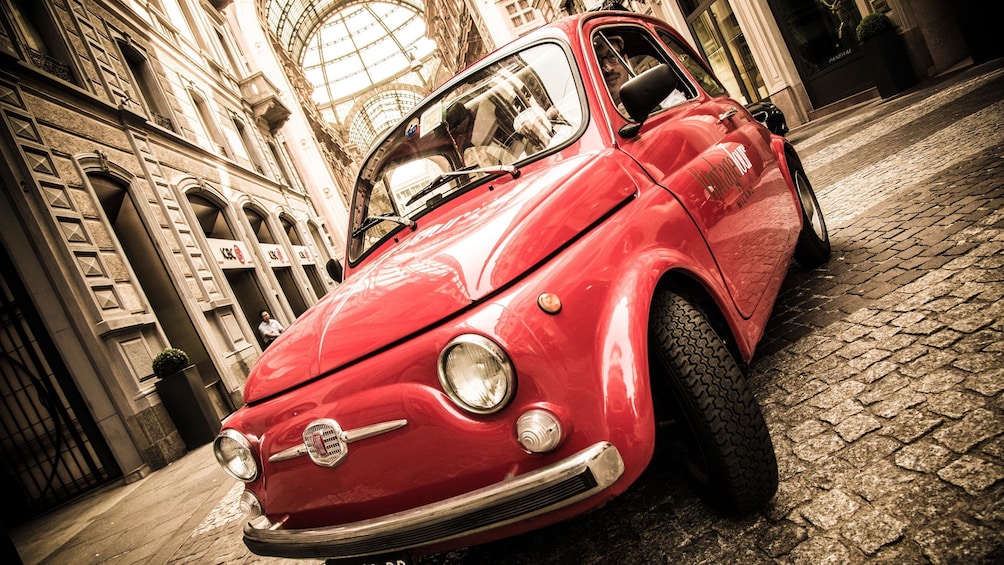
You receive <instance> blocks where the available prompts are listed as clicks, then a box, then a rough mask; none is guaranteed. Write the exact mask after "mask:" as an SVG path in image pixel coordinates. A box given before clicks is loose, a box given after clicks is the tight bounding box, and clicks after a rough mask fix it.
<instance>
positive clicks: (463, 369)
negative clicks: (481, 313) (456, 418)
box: [439, 334, 516, 414]
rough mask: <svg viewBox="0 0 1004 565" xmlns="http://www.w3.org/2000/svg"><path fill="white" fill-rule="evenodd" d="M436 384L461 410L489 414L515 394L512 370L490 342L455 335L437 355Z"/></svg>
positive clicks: (472, 336) (498, 408)
mask: <svg viewBox="0 0 1004 565" xmlns="http://www.w3.org/2000/svg"><path fill="white" fill-rule="evenodd" d="M439 382H440V383H441V384H442V385H443V390H445V391H446V394H447V395H449V397H450V398H451V399H452V400H453V401H454V402H456V403H457V405H459V406H460V407H461V408H463V409H464V410H468V411H470V412H474V413H475V414H491V413H493V412H497V411H499V410H501V409H502V408H504V407H505V405H506V403H508V402H509V400H510V399H512V396H513V394H515V392H516V371H515V370H514V369H513V367H512V362H511V361H510V360H509V356H508V355H506V353H505V351H503V350H502V348H501V347H499V346H498V345H497V344H496V343H495V342H494V341H492V340H490V339H488V338H486V337H484V336H480V335H474V334H467V335H462V336H458V337H456V338H454V339H453V341H451V342H450V343H448V344H447V345H446V347H444V348H443V351H442V352H440V354H439Z"/></svg>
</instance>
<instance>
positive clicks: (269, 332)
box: [258, 318, 282, 345]
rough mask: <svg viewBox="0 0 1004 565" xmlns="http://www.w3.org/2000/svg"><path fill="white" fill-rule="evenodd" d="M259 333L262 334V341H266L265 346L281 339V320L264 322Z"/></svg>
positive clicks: (259, 326)
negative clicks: (278, 338) (276, 339)
mask: <svg viewBox="0 0 1004 565" xmlns="http://www.w3.org/2000/svg"><path fill="white" fill-rule="evenodd" d="M258 333H260V334H261V337H262V339H264V340H265V344H266V345H267V344H269V343H272V340H274V339H275V338H277V337H279V334H281V333H282V324H280V323H279V320H276V319H275V318H272V319H270V320H269V321H267V322H266V321H264V320H262V322H261V323H260V324H258Z"/></svg>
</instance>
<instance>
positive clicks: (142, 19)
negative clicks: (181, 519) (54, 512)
mask: <svg viewBox="0 0 1004 565" xmlns="http://www.w3.org/2000/svg"><path fill="white" fill-rule="evenodd" d="M262 30H263V28H262V26H261V25H260V23H259V20H258V15H257V11H256V7H255V2H254V0H237V1H231V0H213V1H208V0H207V1H195V0H149V1H137V0H6V1H5V2H2V3H0V60H2V62H3V64H2V66H0V68H2V69H3V70H2V71H0V147H2V155H3V159H2V164H0V179H2V183H3V186H2V191H0V281H2V286H0V403H2V405H0V410H2V413H0V421H2V424H3V426H2V427H0V458H2V467H3V473H4V480H3V482H2V485H3V487H2V491H3V492H2V494H3V497H4V500H7V501H12V503H10V504H6V503H5V509H4V521H5V522H6V523H7V524H8V525H14V524H16V523H18V521H21V520H25V519H27V518H30V517H32V516H34V515H37V514H38V513H40V512H43V511H45V510H47V509H49V508H52V507H53V506H56V505H58V504H59V503H60V502H63V501H65V500H68V499H70V498H73V497H74V496H77V495H79V494H80V493H82V492H85V491H87V490H89V489H92V488H94V487H96V486H100V485H101V484H104V483H107V482H109V481H115V480H121V479H124V480H126V481H131V480H135V479H138V478H141V477H142V476H144V475H146V474H147V473H149V472H150V471H151V470H152V469H157V468H159V467H162V466H163V465H165V464H167V463H169V462H171V461H172V460H175V459H177V458H178V457H180V456H181V455H183V454H184V453H185V451H186V442H187V439H186V438H184V437H182V434H180V433H179V429H180V426H179V424H180V423H183V422H185V421H187V419H188V418H192V417H197V416H198V415H197V414H195V411H197V410H198V407H197V406H195V405H192V406H188V407H183V409H178V408H169V407H168V406H166V404H165V402H164V401H163V399H162V397H161V395H160V394H158V385H157V383H158V381H160V379H158V378H157V377H156V376H154V374H153V371H152V360H153V358H154V356H156V355H157V354H158V353H159V352H161V351H162V350H164V349H166V348H180V349H182V350H184V351H185V352H186V353H187V354H188V356H189V358H190V359H191V361H192V362H193V364H194V365H195V366H196V367H197V369H198V374H199V376H200V378H201V383H199V385H200V386H198V387H197V388H198V389H199V390H200V391H201V392H202V394H205V395H206V398H208V399H209V403H208V406H209V407H210V408H209V411H210V412H211V414H210V415H209V418H210V419H215V421H216V422H218V421H219V420H220V419H221V418H223V417H225V416H226V415H227V414H228V413H229V412H230V411H232V410H233V409H234V408H235V407H236V406H237V405H239V404H240V402H241V394H242V386H243V383H244V380H245V379H246V376H247V374H248V371H249V369H250V367H251V365H252V364H253V363H254V362H255V361H256V359H257V358H258V356H259V355H260V354H261V351H262V346H263V343H262V341H261V338H260V336H259V334H258V331H257V325H258V323H259V312H260V311H261V310H262V309H266V310H269V311H270V312H271V314H272V316H273V317H274V318H275V319H277V320H279V321H280V322H281V323H282V324H283V325H284V326H288V325H289V324H290V323H292V322H293V321H294V320H295V319H296V317H297V316H298V315H300V314H301V313H302V312H303V311H305V310H306V309H307V308H308V307H309V306H311V305H312V304H313V303H315V302H316V301H317V300H318V299H319V298H320V297H322V296H323V295H325V294H326V293H327V292H328V291H329V290H330V288H332V287H333V286H334V285H335V282H334V281H332V280H331V279H330V278H329V277H328V276H327V274H326V272H325V269H324V265H325V263H326V262H327V261H328V260H329V259H332V258H334V257H340V255H341V248H342V244H341V241H342V240H341V237H342V235H341V234H342V233H343V231H344V229H345V228H344V226H345V223H346V222H345V209H346V206H345V200H344V196H343V195H344V194H345V193H346V189H345V187H344V186H342V185H341V184H343V183H344V178H346V177H348V175H350V172H349V167H348V166H347V164H346V161H345V160H344V159H342V160H339V156H338V155H336V154H335V153H336V152H337V146H335V147H334V149H332V148H331V147H325V146H324V144H323V143H319V142H318V141H317V139H318V137H319V136H318V134H321V135H320V136H321V137H323V134H324V133H325V132H324V131H323V127H316V128H315V126H316V122H312V121H311V117H310V116H309V115H307V112H305V111H304V109H303V108H302V106H301V96H300V95H298V94H297V93H296V92H295V86H294V85H293V84H292V82H291V79H290V78H289V77H288V76H287V75H286V74H285V72H284V71H283V70H282V68H283V61H282V60H281V58H280V57H277V56H276V55H275V53H274V51H273V50H272V47H271V43H270V41H269V38H268V36H267V34H266V33H265V32H264V31H262ZM340 177H341V179H342V180H340ZM340 183H341V184H340ZM203 404H205V403H203Z"/></svg>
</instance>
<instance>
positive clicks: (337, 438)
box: [268, 418, 408, 467]
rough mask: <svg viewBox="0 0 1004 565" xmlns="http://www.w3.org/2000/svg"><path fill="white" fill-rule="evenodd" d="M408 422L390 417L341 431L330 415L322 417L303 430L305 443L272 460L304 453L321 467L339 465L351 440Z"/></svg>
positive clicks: (289, 457) (385, 431) (387, 430)
mask: <svg viewBox="0 0 1004 565" xmlns="http://www.w3.org/2000/svg"><path fill="white" fill-rule="evenodd" d="M407 425H408V420H391V421H389V422H380V423H378V424H372V425H369V426H363V427H361V428H356V429H354V430H348V431H342V427H341V426H340V425H339V424H338V422H336V421H335V420H332V419H331V418H321V419H319V420H314V421H313V422H311V423H310V424H307V427H306V429H304V430H303V436H302V437H303V443H302V444H300V445H294V446H293V447H290V448H288V449H283V450H282V451H280V452H278V453H276V454H273V455H272V456H271V457H269V458H268V460H269V462H272V463H274V462H276V461H285V460H287V459H293V458H294V457H299V456H301V455H310V459H311V460H312V461H313V462H314V463H316V464H318V465H320V466H322V467H336V466H337V465H338V464H339V463H341V462H342V460H343V459H345V457H346V456H347V455H348V454H349V444H350V443H352V442H354V441H359V440H361V439H366V438H369V437H373V436H376V435H380V434H383V433H387V432H389V431H392V430H396V429H398V428H401V427H404V426H407Z"/></svg>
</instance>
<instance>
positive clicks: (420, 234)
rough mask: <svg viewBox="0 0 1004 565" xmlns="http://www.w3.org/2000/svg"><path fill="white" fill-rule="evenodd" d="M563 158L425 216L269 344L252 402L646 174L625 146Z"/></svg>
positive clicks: (485, 285) (384, 338)
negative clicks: (621, 149) (448, 210)
mask: <svg viewBox="0 0 1004 565" xmlns="http://www.w3.org/2000/svg"><path fill="white" fill-rule="evenodd" d="M611 157H613V158H611ZM555 160H556V161H557V162H552V163H550V164H549V166H547V167H544V166H536V165H544V163H537V164H535V166H534V167H533V168H532V170H531V167H529V166H528V167H526V168H525V169H524V171H523V174H521V175H520V176H519V178H518V179H515V180H510V179H509V178H508V177H506V178H501V179H497V180H496V181H495V183H496V184H495V186H496V188H495V189H494V190H491V191H490V192H489V193H487V194H482V195H480V196H477V197H475V198H468V199H463V200H464V202H463V203H461V204H458V205H456V206H457V207H456V208H454V209H453V210H451V213H450V214H437V213H436V212H433V213H431V214H429V215H426V216H425V217H423V218H420V219H419V220H418V227H417V229H416V230H415V231H414V232H411V233H409V232H407V231H405V232H402V234H401V235H402V237H401V241H400V242H399V243H397V244H394V245H395V247H394V248H393V249H390V250H389V251H387V252H386V253H384V254H383V255H381V256H379V257H377V258H375V259H374V260H373V262H372V263H371V264H370V265H369V266H367V267H366V268H364V269H362V270H359V271H356V272H353V273H351V275H350V276H349V277H348V278H347V279H346V281H345V282H343V283H342V284H341V285H339V286H338V287H337V288H336V289H335V290H333V291H332V292H331V293H329V294H328V295H327V296H326V297H325V298H324V299H323V300H321V301H320V302H318V303H317V304H316V305H314V306H313V307H312V308H311V309H310V310H308V311H307V312H305V313H304V314H303V315H302V316H301V317H300V319H298V320H297V321H296V323H294V324H292V325H291V326H290V327H289V328H288V329H287V330H286V331H285V332H284V333H283V334H282V335H281V336H280V338H279V339H277V340H276V341H275V342H273V344H272V345H271V346H269V348H268V349H267V351H266V352H265V353H264V354H263V355H262V357H261V358H260V359H259V361H258V363H256V365H255V367H254V369H253V370H252V372H251V375H250V376H249V378H248V381H247V383H246V384H245V388H244V398H245V401H246V402H255V401H257V400H261V399H264V398H267V397H270V396H274V395H276V394H279V393H281V392H283V391H284V390H286V389H288V388H290V387H295V386H297V385H299V384H302V383H304V382H307V381H309V380H311V379H313V378H316V377H318V376H321V375H325V374H328V373H331V372H333V371H335V370H337V369H338V368H339V367H343V366H345V365H348V364H350V363H352V362H353V361H356V360H358V359H361V358H364V357H366V356H368V355H370V354H372V353H374V352H376V351H378V350H380V349H382V348H385V347H387V346H390V345H393V344H394V343H396V342H398V341H400V340H402V339H405V338H407V337H408V336H410V335H412V334H416V333H418V332H421V331H422V330H423V329H425V328H429V327H430V326H434V325H435V324H437V323H438V322H440V321H441V320H443V319H444V318H447V317H449V316H451V315H453V314H455V313H456V312H458V311H460V310H462V309H464V308H468V307H470V306H471V305H472V304H474V303H475V302H477V301H478V300H480V299H482V298H484V297H485V296H486V295H489V294H491V293H492V292H494V291H496V290H498V289H499V288H501V287H503V286H505V285H506V284H507V283H509V282H510V281H512V280H514V279H515V278H517V277H519V276H521V275H523V274H524V273H526V272H527V271H529V270H531V269H533V268H534V266H535V265H537V264H539V263H541V262H542V261H544V260H545V259H546V258H547V257H548V256H549V255H551V254H552V253H554V252H555V251H557V250H558V249H560V248H561V247H562V246H564V245H565V244H567V243H568V242H569V241H571V240H572V239H573V238H575V237H576V236H577V235H579V234H581V233H582V232H583V231H585V230H587V229H588V228H589V227H590V226H591V225H593V224H595V223H596V222H597V221H599V220H600V219H601V218H602V217H603V216H604V215H606V214H608V213H609V212H610V211H611V210H612V209H614V208H615V207H617V206H618V205H619V204H620V203H622V202H624V201H625V200H626V199H628V198H630V197H631V196H632V195H633V194H635V193H636V192H637V190H638V185H637V183H638V182H639V180H640V179H641V178H642V177H641V176H640V171H636V170H634V169H633V168H632V167H631V166H630V165H629V164H628V163H629V161H628V160H627V158H626V157H623V154H621V153H620V152H619V151H617V150H607V151H604V152H602V153H598V154H595V153H594V154H588V155H579V156H577V157H574V158H566V159H561V160H557V159H555ZM475 190H482V189H480V188H479V189H475ZM449 205H450V204H447V206H449ZM430 218H431V219H430Z"/></svg>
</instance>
